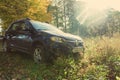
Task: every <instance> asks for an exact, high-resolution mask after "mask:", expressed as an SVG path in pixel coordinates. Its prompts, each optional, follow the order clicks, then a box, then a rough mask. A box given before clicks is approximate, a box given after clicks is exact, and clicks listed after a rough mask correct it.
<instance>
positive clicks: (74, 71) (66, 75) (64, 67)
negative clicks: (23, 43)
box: [0, 36, 120, 80]
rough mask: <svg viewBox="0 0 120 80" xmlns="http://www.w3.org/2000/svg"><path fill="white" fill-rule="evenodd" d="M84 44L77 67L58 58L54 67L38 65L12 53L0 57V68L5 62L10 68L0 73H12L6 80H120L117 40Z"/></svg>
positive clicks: (102, 39) (119, 39) (119, 37)
mask: <svg viewBox="0 0 120 80" xmlns="http://www.w3.org/2000/svg"><path fill="white" fill-rule="evenodd" d="M84 41H85V55H84V58H83V59H81V60H80V61H79V62H78V63H76V62H75V61H74V60H73V59H72V58H67V59H66V58H63V57H59V58H58V59H57V60H56V61H55V62H54V65H46V64H41V65H39V64H35V63H34V62H33V61H32V60H31V57H29V56H28V55H26V54H21V53H20V54H17V53H12V54H9V55H6V54H1V56H0V60H1V64H4V63H8V62H9V66H12V67H9V66H5V65H8V64H5V65H1V68H0V70H1V71H2V72H3V73H4V74H6V73H7V74H8V72H10V73H12V72H13V74H10V75H9V76H11V78H10V79H12V76H17V77H16V79H20V80H27V79H29V80H120V36H114V37H112V38H108V37H102V38H99V37H98V38H91V39H85V40H84ZM21 55H22V56H21ZM3 69H4V70H3ZM5 71H6V73H5ZM17 72H19V73H17Z"/></svg>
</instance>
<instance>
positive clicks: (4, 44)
mask: <svg viewBox="0 0 120 80" xmlns="http://www.w3.org/2000/svg"><path fill="white" fill-rule="evenodd" d="M3 52H5V53H7V52H11V49H10V47H8V43H7V42H6V41H4V42H3Z"/></svg>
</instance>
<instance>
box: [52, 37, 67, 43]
mask: <svg viewBox="0 0 120 80" xmlns="http://www.w3.org/2000/svg"><path fill="white" fill-rule="evenodd" d="M51 40H52V41H55V42H61V43H62V42H64V41H65V39H63V38H61V37H51Z"/></svg>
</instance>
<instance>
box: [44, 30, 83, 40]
mask: <svg viewBox="0 0 120 80" xmlns="http://www.w3.org/2000/svg"><path fill="white" fill-rule="evenodd" d="M44 32H46V33H49V34H51V35H54V36H58V37H63V38H65V39H68V40H81V41H83V40H82V39H81V37H79V36H76V35H72V34H70V33H64V32H62V31H60V32H56V31H44Z"/></svg>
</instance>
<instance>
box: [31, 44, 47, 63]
mask: <svg viewBox="0 0 120 80" xmlns="http://www.w3.org/2000/svg"><path fill="white" fill-rule="evenodd" d="M33 59H34V61H35V63H37V64H41V63H43V62H44V61H45V50H44V48H43V47H42V46H40V45H36V46H35V47H34V49H33Z"/></svg>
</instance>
